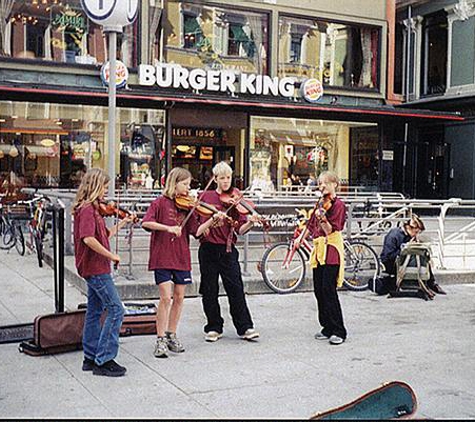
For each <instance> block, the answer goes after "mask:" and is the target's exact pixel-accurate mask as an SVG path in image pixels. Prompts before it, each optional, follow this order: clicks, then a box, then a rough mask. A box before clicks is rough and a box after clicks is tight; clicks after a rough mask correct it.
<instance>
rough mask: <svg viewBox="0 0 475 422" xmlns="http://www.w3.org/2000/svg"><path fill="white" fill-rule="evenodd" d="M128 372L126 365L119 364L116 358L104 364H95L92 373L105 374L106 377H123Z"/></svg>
mask: <svg viewBox="0 0 475 422" xmlns="http://www.w3.org/2000/svg"><path fill="white" fill-rule="evenodd" d="M126 372H127V369H125V367H123V366H121V365H119V364H118V363H117V362H116V361H114V360H109V361H108V362H106V363H104V364H102V365H100V366H99V365H94V368H92V373H93V374H94V375H103V376H105V377H121V376H123V375H124V374H125V373H126Z"/></svg>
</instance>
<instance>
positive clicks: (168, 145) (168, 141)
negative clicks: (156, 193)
mask: <svg viewBox="0 0 475 422" xmlns="http://www.w3.org/2000/svg"><path fill="white" fill-rule="evenodd" d="M165 137H166V138H165V175H164V176H165V177H167V176H168V173H170V170H171V166H172V119H171V113H170V111H169V110H167V111H166V115H165ZM163 187H164V186H163Z"/></svg>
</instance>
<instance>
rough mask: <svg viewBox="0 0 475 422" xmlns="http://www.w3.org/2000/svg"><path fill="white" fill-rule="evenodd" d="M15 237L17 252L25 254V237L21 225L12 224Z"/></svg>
mask: <svg viewBox="0 0 475 422" xmlns="http://www.w3.org/2000/svg"><path fill="white" fill-rule="evenodd" d="M12 229H13V232H14V237H15V248H16V250H17V252H18V253H19V254H20V255H21V256H24V255H25V237H24V236H23V231H22V230H21V226H16V225H15V226H12Z"/></svg>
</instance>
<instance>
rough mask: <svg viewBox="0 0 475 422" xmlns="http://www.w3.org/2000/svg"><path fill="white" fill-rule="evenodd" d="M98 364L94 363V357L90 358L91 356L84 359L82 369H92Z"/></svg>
mask: <svg viewBox="0 0 475 422" xmlns="http://www.w3.org/2000/svg"><path fill="white" fill-rule="evenodd" d="M95 365H96V364H95V363H94V360H93V359H89V358H86V357H85V358H84V360H83V361H82V370H83V371H92V370H93V369H94V366H95Z"/></svg>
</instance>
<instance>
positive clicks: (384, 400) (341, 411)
mask: <svg viewBox="0 0 475 422" xmlns="http://www.w3.org/2000/svg"><path fill="white" fill-rule="evenodd" d="M416 410H417V399H416V394H415V393H414V390H413V389H412V388H411V386H410V385H408V384H406V383H404V382H401V381H392V382H388V383H385V384H383V385H381V386H380V387H378V388H376V389H374V390H371V391H369V392H367V393H366V394H363V395H362V396H361V397H358V398H357V399H356V400H354V401H352V402H350V403H348V404H344V405H343V406H339V407H335V408H334V409H330V410H327V411H325V412H321V413H316V414H314V415H312V416H311V417H310V420H339V419H343V420H348V419H363V420H387V419H411V417H412V416H414V414H415V413H416Z"/></svg>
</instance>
